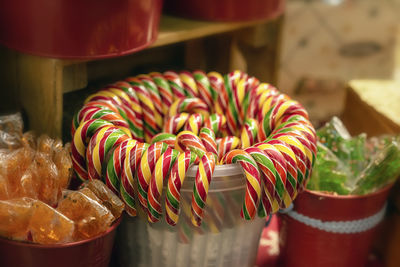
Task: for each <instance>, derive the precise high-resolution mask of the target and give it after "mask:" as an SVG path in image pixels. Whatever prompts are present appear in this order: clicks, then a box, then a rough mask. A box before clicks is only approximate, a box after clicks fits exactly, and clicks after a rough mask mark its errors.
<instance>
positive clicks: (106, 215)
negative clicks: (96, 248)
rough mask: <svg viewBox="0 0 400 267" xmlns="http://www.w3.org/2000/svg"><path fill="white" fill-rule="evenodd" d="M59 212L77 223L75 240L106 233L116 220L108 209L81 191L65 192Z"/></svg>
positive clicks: (59, 205) (58, 208)
mask: <svg viewBox="0 0 400 267" xmlns="http://www.w3.org/2000/svg"><path fill="white" fill-rule="evenodd" d="M57 210H58V211H59V212H61V213H62V214H64V215H65V216H67V217H68V218H70V219H71V220H73V221H74V222H75V227H76V229H75V233H74V239H75V240H81V239H87V238H90V237H93V236H96V235H98V234H100V233H102V232H105V231H106V230H107V229H108V228H109V226H110V225H111V224H112V222H113V221H114V219H115V218H114V216H113V215H112V213H111V212H110V211H109V210H108V209H107V208H105V207H104V206H102V205H101V204H100V203H98V202H97V201H95V200H93V199H91V198H89V197H87V196H86V195H84V194H83V193H81V192H79V191H64V192H63V200H61V201H60V202H59V204H58V207H57Z"/></svg>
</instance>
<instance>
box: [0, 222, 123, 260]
mask: <svg viewBox="0 0 400 267" xmlns="http://www.w3.org/2000/svg"><path fill="white" fill-rule="evenodd" d="M120 222H121V218H120V219H118V220H117V221H116V222H115V223H114V224H113V225H112V226H111V227H110V229H108V231H106V232H105V233H103V234H102V235H100V236H96V237H93V238H91V239H88V240H83V241H79V242H73V243H68V244H57V245H40V244H31V243H24V242H18V241H13V240H8V239H4V238H0V266H2V267H3V266H4V267H11V266H12V267H55V266H57V267H107V266H108V264H109V262H110V257H111V252H112V248H113V244H114V237H115V232H116V229H117V227H118V225H119V224H120Z"/></svg>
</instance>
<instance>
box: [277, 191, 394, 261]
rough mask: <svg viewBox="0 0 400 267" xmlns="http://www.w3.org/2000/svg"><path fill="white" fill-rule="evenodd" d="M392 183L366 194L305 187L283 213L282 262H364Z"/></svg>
mask: <svg viewBox="0 0 400 267" xmlns="http://www.w3.org/2000/svg"><path fill="white" fill-rule="evenodd" d="M390 188H391V186H388V187H385V188H383V189H382V190H379V191H377V192H375V193H372V194H369V195H364V196H332V195H329V194H324V193H320V192H315V191H308V190H306V191H305V192H304V193H302V194H299V195H298V197H297V198H296V200H295V202H294V208H293V210H292V211H289V212H288V213H286V214H282V216H281V217H282V218H281V219H282V220H281V223H282V225H281V229H280V244H281V254H280V263H281V264H282V265H283V266H296V267H302V266H307V267H309V266H324V267H330V266H332V267H337V266H340V267H346V266H351V267H356V266H365V263H366V260H367V256H368V253H369V251H370V247H371V244H372V241H373V239H374V234H375V233H376V229H377V227H376V226H377V225H378V224H379V222H380V221H381V220H382V219H383V216H384V214H385V208H386V199H387V197H388V194H389V189H390Z"/></svg>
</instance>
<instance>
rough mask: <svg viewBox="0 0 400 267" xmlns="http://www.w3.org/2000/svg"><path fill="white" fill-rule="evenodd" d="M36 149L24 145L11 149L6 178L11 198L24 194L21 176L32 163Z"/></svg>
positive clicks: (6, 162) (7, 159) (6, 165)
mask: <svg viewBox="0 0 400 267" xmlns="http://www.w3.org/2000/svg"><path fill="white" fill-rule="evenodd" d="M34 156H35V151H33V150H32V149H31V148H30V147H23V148H19V149H16V150H14V151H11V152H10V153H9V155H8V156H7V158H6V159H5V160H4V161H5V164H4V166H5V178H6V179H7V182H8V193H9V198H18V197H22V196H24V192H23V189H22V187H21V177H22V175H23V174H24V173H25V171H26V170H27V169H28V167H29V166H30V165H31V164H32V161H33V159H34Z"/></svg>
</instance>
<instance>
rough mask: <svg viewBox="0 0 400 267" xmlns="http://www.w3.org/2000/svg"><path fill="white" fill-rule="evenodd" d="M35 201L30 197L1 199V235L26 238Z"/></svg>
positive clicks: (17, 238)
mask: <svg viewBox="0 0 400 267" xmlns="http://www.w3.org/2000/svg"><path fill="white" fill-rule="evenodd" d="M33 203H34V200H33V199H30V198H19V199H11V200H0V235H1V236H5V237H8V238H12V239H16V240H26V238H27V236H28V226H29V222H30V220H31V216H32V206H33Z"/></svg>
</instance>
